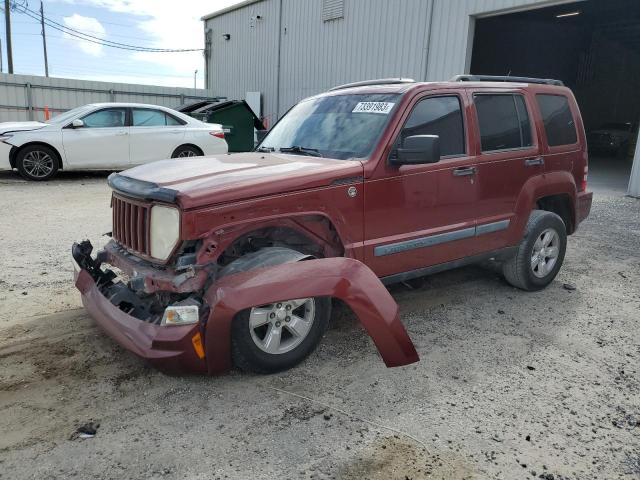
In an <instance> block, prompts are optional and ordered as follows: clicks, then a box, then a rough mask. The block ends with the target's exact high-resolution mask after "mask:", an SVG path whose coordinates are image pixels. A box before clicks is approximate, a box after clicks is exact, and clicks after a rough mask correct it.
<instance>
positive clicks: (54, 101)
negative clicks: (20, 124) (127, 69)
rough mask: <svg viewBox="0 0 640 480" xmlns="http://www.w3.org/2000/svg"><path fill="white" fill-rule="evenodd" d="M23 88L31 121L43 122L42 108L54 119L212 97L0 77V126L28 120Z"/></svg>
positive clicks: (175, 90)
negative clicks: (83, 110)
mask: <svg viewBox="0 0 640 480" xmlns="http://www.w3.org/2000/svg"><path fill="white" fill-rule="evenodd" d="M26 84H31V89H30V90H31V105H32V106H33V112H32V117H33V119H34V120H43V119H44V107H45V106H47V107H49V110H50V111H51V114H52V115H56V114H58V113H60V112H61V111H64V110H69V109H71V108H75V107H78V106H80V105H85V104H87V103H98V102H136V103H149V104H154V105H163V106H166V107H177V106H178V105H180V104H181V103H182V101H183V100H184V101H185V102H186V101H189V100H191V101H193V100H195V99H199V98H208V97H213V96H214V95H213V94H212V92H210V91H208V90H204V89H197V90H195V89H192V88H172V87H158V86H152V85H134V84H127V83H111V82H96V81H89V80H73V79H66V78H52V77H49V78H47V77H38V76H34V75H9V74H0V122H6V121H20V120H29V116H30V115H29V111H28V109H27V107H28V105H29V102H28V88H27V87H26V86H25V85H26ZM110 91H113V92H114V94H111V93H110Z"/></svg>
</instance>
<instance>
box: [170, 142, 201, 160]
mask: <svg viewBox="0 0 640 480" xmlns="http://www.w3.org/2000/svg"><path fill="white" fill-rule="evenodd" d="M203 155H204V153H202V150H200V149H199V148H198V147H195V146H193V145H181V146H179V147H178V148H176V149H175V150H174V152H173V154H172V155H171V158H185V157H202V156H203Z"/></svg>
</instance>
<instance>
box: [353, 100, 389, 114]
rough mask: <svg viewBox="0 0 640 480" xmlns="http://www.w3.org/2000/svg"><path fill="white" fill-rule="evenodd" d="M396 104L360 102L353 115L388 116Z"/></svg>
mask: <svg viewBox="0 0 640 480" xmlns="http://www.w3.org/2000/svg"><path fill="white" fill-rule="evenodd" d="M394 105H395V103H391V102H359V103H358V104H357V105H356V106H355V108H354V109H353V110H352V111H351V113H382V114H383V115H387V114H388V113H389V112H390V111H391V109H392V108H393V106H394Z"/></svg>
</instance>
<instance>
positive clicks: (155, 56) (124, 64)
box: [0, 0, 241, 88]
mask: <svg viewBox="0 0 640 480" xmlns="http://www.w3.org/2000/svg"><path fill="white" fill-rule="evenodd" d="M240 1H241V0H181V1H179V2H176V1H175V0H44V15H45V17H46V18H49V19H50V20H52V21H54V22H57V23H59V24H63V25H65V26H67V27H70V28H73V29H75V30H79V31H81V32H85V33H87V34H89V35H92V36H94V37H98V38H102V39H106V40H111V41H113V42H121V43H126V44H131V45H139V46H144V47H155V48H172V49H180V48H188V49H191V48H204V26H203V22H202V21H201V20H200V18H201V17H202V16H203V15H207V14H209V13H211V12H214V11H216V10H220V9H222V8H226V7H228V6H230V5H233V4H235V3H240ZM12 3H15V4H16V7H15V8H14V9H12V12H11V34H12V35H11V37H12V41H13V70H14V73H19V74H31V75H44V56H43V49H42V36H41V35H40V31H41V28H40V24H39V22H38V21H36V20H34V19H32V18H30V17H28V16H26V15H24V14H22V13H20V11H19V10H20V5H26V6H28V8H29V9H31V10H35V11H39V9H40V1H39V0H12ZM2 13H3V14H4V12H2ZM0 24H1V28H0V31H1V37H2V38H1V41H2V71H3V72H5V73H7V71H8V67H7V56H6V32H5V25H4V20H2V21H0ZM45 28H46V37H47V53H48V60H49V76H51V77H64V78H79V79H87V80H100V81H107V82H123V83H137V84H147V85H163V86H171V87H191V88H192V87H193V86H194V72H195V70H198V73H197V74H196V75H195V77H196V85H197V88H204V57H203V54H202V52H201V51H196V52H182V53H150V52H132V51H127V50H121V49H116V48H110V47H106V46H102V45H98V44H96V43H90V42H87V41H83V40H80V39H77V38H73V37H71V36H69V35H68V34H65V33H62V32H60V31H57V30H54V29H52V28H50V27H45Z"/></svg>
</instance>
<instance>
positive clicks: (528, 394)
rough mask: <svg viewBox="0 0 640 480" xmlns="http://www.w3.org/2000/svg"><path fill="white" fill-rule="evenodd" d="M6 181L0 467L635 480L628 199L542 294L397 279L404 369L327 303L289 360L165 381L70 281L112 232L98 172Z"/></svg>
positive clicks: (468, 273) (73, 473) (601, 207)
mask: <svg viewBox="0 0 640 480" xmlns="http://www.w3.org/2000/svg"><path fill="white" fill-rule="evenodd" d="M0 191H1V192H2V195H0V211H2V212H3V213H2V222H1V224H0V242H1V243H2V245H3V249H2V250H1V251H0V412H1V413H0V431H1V432H2V435H0V478H3V479H4V478H6V479H22V478H34V479H35V478H37V479H47V478H70V477H77V478H107V479H111V478H113V479H115V478H166V479H173V478H176V479H177V478H189V479H205V478H207V479H210V478H221V479H222V478H230V479H236V478H238V479H245V478H317V479H324V478H347V479H361V478H370V479H381V480H382V479H385V480H386V479H392V478H393V479H396V478H397V479H421V478H437V479H462V478H474V479H484V478H500V479H502V478H504V479H514V478H543V479H551V478H553V479H554V480H558V479H561V480H562V479H564V480H566V479H572V480H577V479H616V478H620V479H637V478H640V440H639V436H640V376H639V373H640V372H639V366H638V360H639V359H640V333H639V331H640V330H639V329H638V318H639V315H638V312H639V311H640V287H639V285H640V249H639V248H638V247H640V201H639V200H635V199H631V198H627V197H624V196H623V195H622V194H621V193H618V192H615V191H609V190H606V191H604V190H603V192H602V193H601V194H599V195H597V196H596V198H595V201H594V205H593V210H592V214H591V216H590V218H589V219H588V220H587V221H586V222H585V223H584V224H583V225H582V226H581V229H580V231H579V232H578V233H577V234H576V235H575V236H573V237H571V239H570V241H569V250H568V253H567V258H566V260H565V265H564V267H563V269H562V270H561V272H560V274H559V276H558V278H557V279H556V280H555V281H554V282H553V284H552V285H550V286H549V287H548V288H547V289H546V290H545V291H542V292H537V293H525V292H521V291H519V290H516V289H513V288H511V287H509V286H508V285H506V284H505V283H504V281H503V280H502V279H501V278H500V277H499V276H498V275H497V274H496V273H495V272H494V271H492V270H491V269H482V268H479V267H471V268H464V269H459V270H456V271H452V272H447V273H444V274H440V275H436V276H432V277H429V278H427V279H424V280H423V281H420V282H414V283H413V284H412V285H411V286H402V285H401V286H395V287H393V289H392V293H393V296H394V297H395V299H396V301H397V302H398V304H399V305H400V309H401V312H402V320H403V322H404V324H405V325H406V326H407V329H408V331H409V334H410V335H411V337H412V339H413V340H414V342H415V344H416V348H417V349H418V352H419V353H420V356H421V361H420V362H419V363H417V364H414V365H411V366H408V367H403V368H397V369H387V368H385V367H384V364H383V363H382V361H381V360H380V358H379V356H378V354H377V352H376V350H375V348H374V346H373V344H372V342H371V341H370V340H369V338H368V337H367V336H366V334H365V333H364V332H363V330H362V329H361V328H360V327H359V324H358V322H357V320H356V319H355V318H354V317H353V316H352V315H351V314H350V313H349V312H347V311H345V310H340V309H338V314H337V315H336V318H335V320H334V322H333V325H332V328H331V329H330V331H329V332H328V333H327V335H326V338H325V339H324V340H323V342H322V344H321V346H320V348H319V349H318V350H317V351H316V352H315V353H314V354H313V355H312V356H311V357H310V358H309V359H308V360H307V361H306V362H304V363H303V364H302V365H300V366H299V367H297V368H295V369H293V370H291V371H288V372H285V373H282V374H279V375H273V376H254V375H247V374H241V373H239V372H232V373H231V374H229V375H226V376H222V377H200V376H183V377H176V376H166V375H164V374H162V373H159V372H157V371H155V370H153V369H151V368H150V367H148V366H147V365H146V364H145V363H144V362H142V361H140V360H138V359H137V358H135V357H134V356H132V355H130V354H129V353H127V352H126V351H124V350H122V349H121V348H120V347H118V346H117V345H116V344H115V343H114V342H112V341H111V340H110V339H109V338H107V337H105V336H104V335H103V334H102V333H101V332H100V331H99V330H98V329H97V328H96V327H95V326H94V325H93V323H92V322H91V319H90V318H89V317H88V316H87V315H86V314H85V313H84V311H83V310H82V309H81V308H80V303H79V294H78V293H77V292H76V291H75V290H74V288H73V286H72V282H71V279H70V277H71V264H70V261H69V246H70V245H71V243H72V242H73V241H74V240H77V239H82V238H91V240H92V241H94V244H95V243H100V241H99V238H100V237H99V236H100V235H101V234H102V233H103V232H106V231H108V230H109V229H110V218H109V215H110V213H109V212H110V211H109V208H108V201H109V191H108V188H107V187H106V183H105V175H71V174H65V175H63V176H62V177H61V178H59V179H57V180H55V181H53V182H49V183H46V184H34V183H25V182H23V181H21V180H19V179H18V178H17V177H15V176H14V175H12V174H0ZM102 243H104V240H103V241H102ZM565 283H571V284H573V285H575V286H576V289H575V290H567V289H565V288H563V284H565ZM91 421H92V422H96V423H99V428H98V429H97V434H96V436H95V437H94V438H88V439H82V438H74V436H73V435H72V434H73V432H74V431H75V430H76V428H77V427H78V426H80V425H82V424H84V423H87V422H91Z"/></svg>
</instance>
